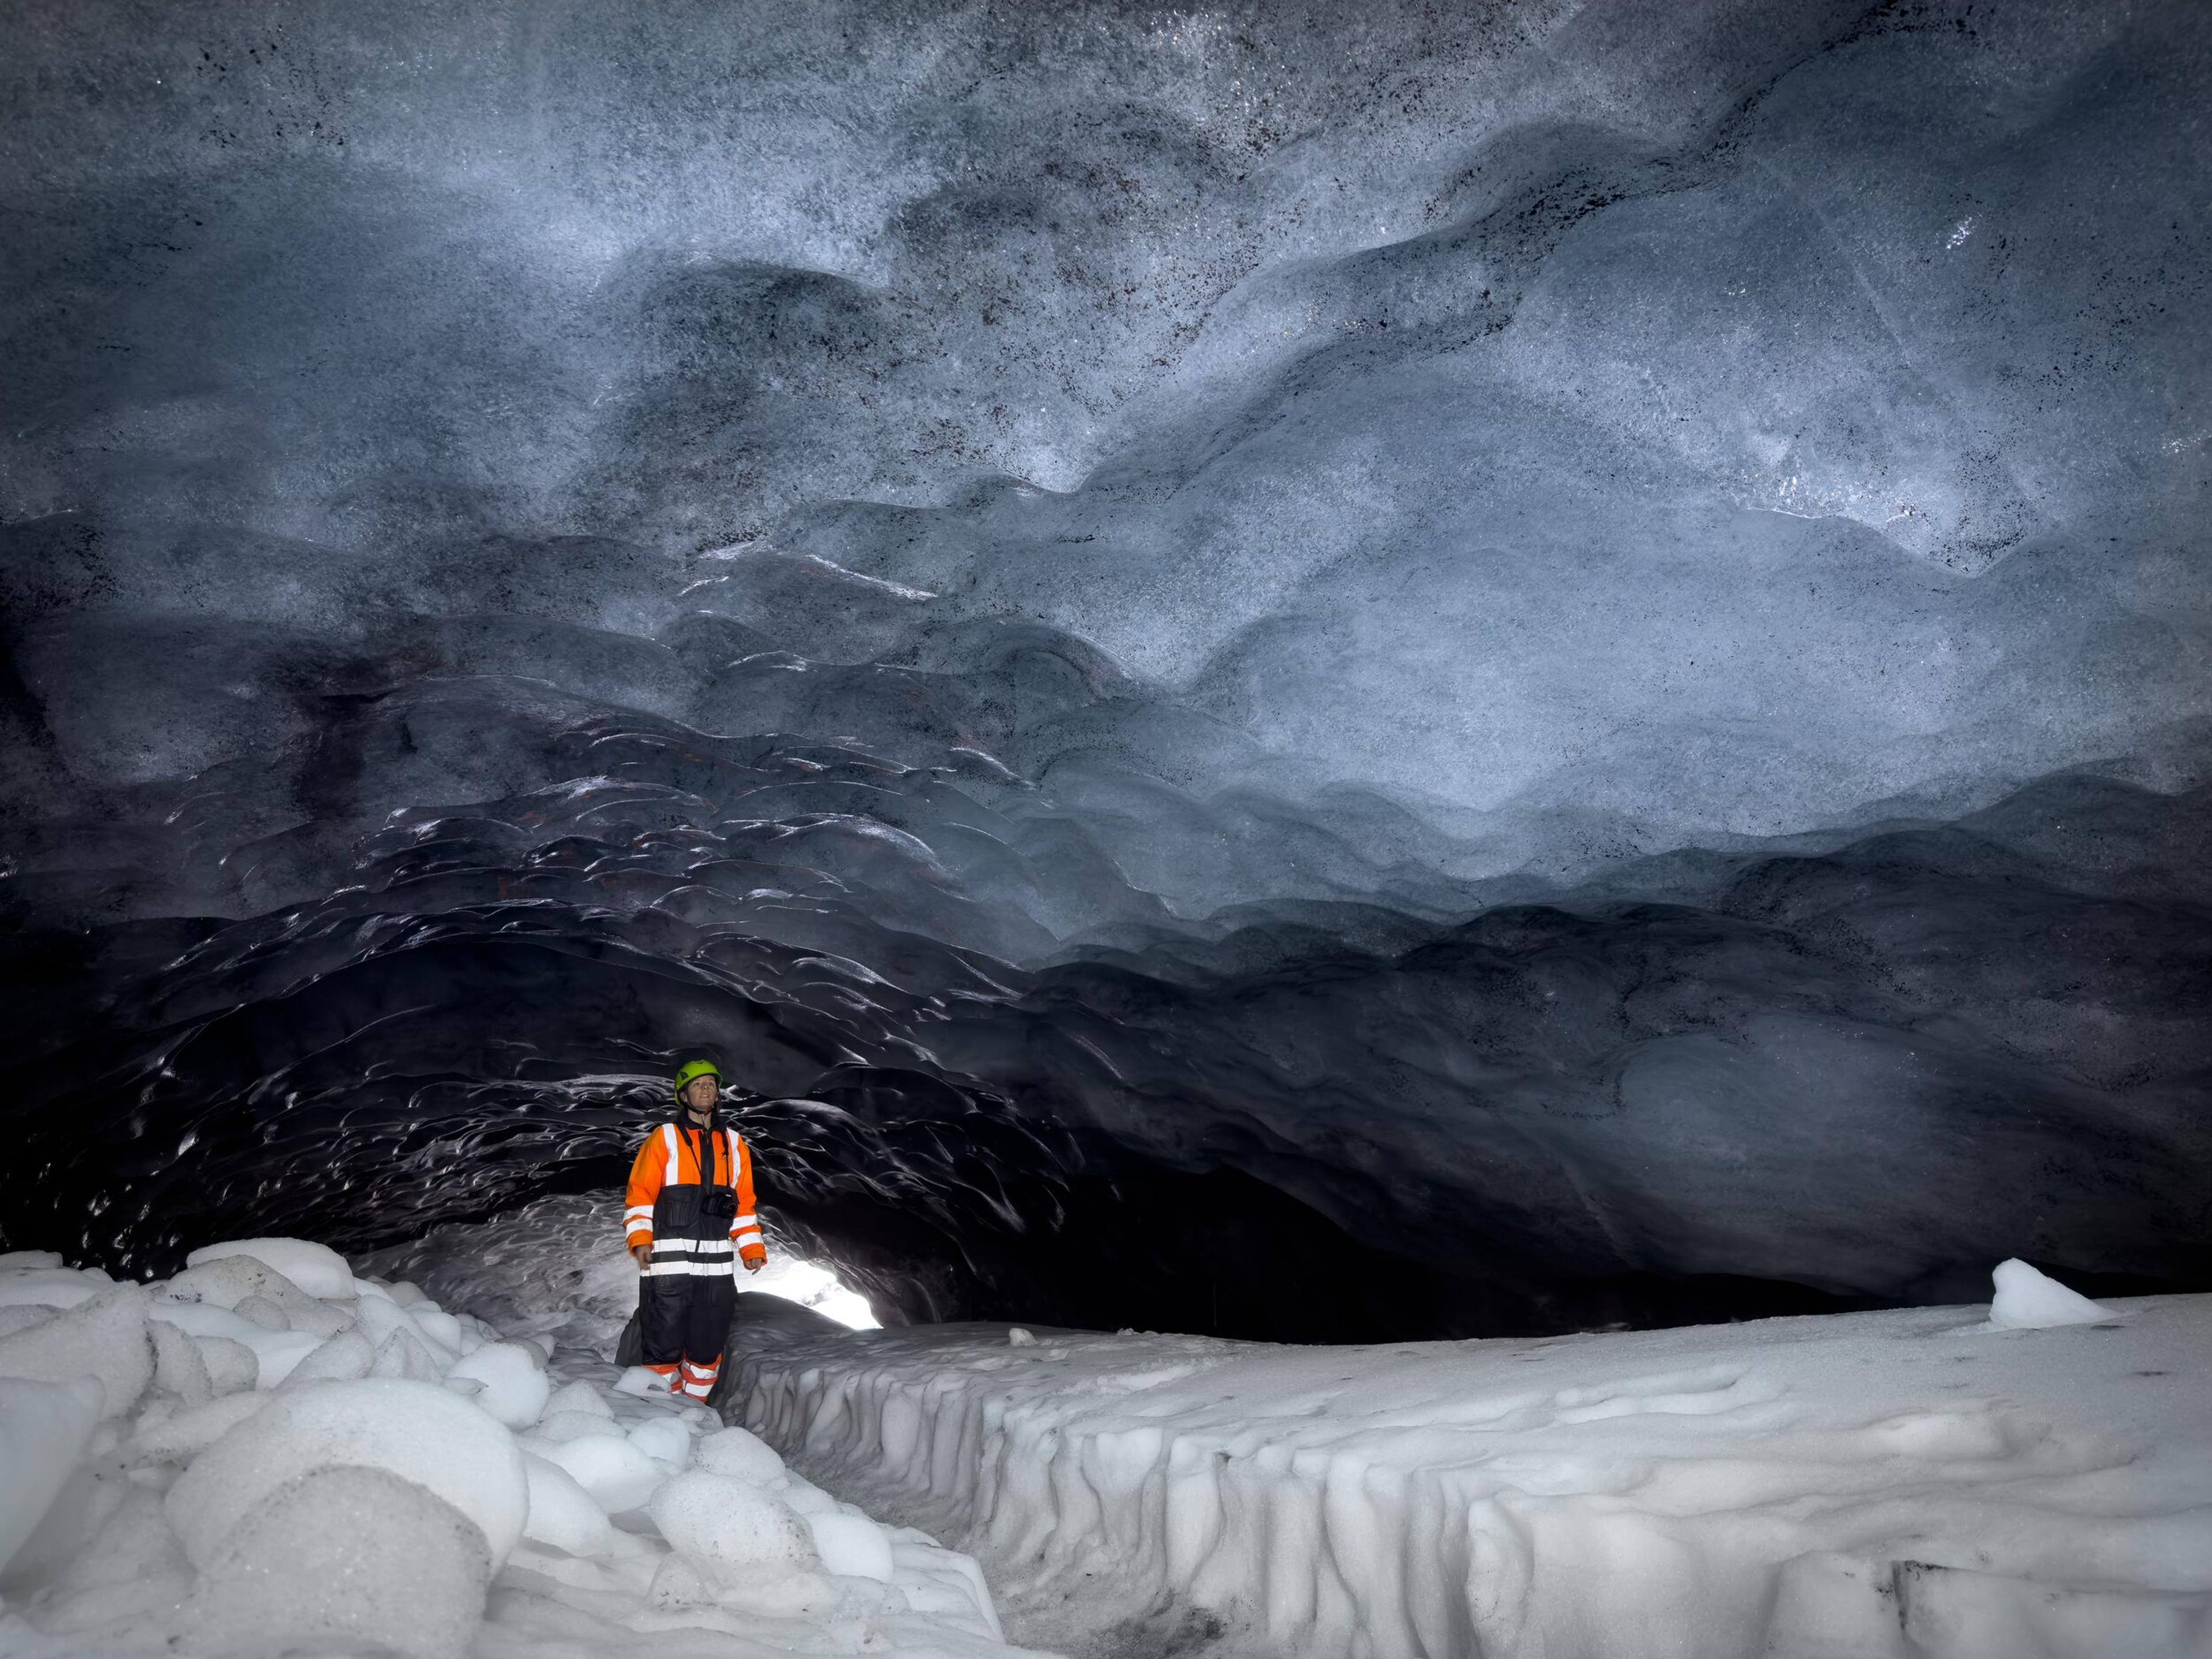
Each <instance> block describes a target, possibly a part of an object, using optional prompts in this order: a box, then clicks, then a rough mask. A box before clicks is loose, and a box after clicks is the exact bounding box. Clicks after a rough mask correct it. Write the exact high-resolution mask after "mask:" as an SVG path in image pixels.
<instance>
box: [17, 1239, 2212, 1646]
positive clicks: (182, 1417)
mask: <svg viewBox="0 0 2212 1659" xmlns="http://www.w3.org/2000/svg"><path fill="white" fill-rule="evenodd" d="M604 1209H605V1206H604V1205H600V1204H598V1203H597V1201H595V1200H545V1201H544V1202H541V1203H540V1204H538V1205H533V1206H530V1207H529V1208H528V1209H527V1210H525V1211H522V1212H517V1213H516V1214H514V1215H512V1216H509V1217H507V1218H501V1220H499V1221H497V1222H494V1223H490V1224H487V1225H483V1226H476V1227H465V1228H446V1229H441V1230H439V1231H436V1232H435V1233H433V1234H432V1235H430V1236H428V1237H426V1238H424V1239H422V1240H421V1241H417V1242H416V1243H414V1244H411V1245H409V1246H406V1247H404V1248H402V1249H398V1250H394V1251H388V1252H385V1253H383V1254H382V1255H379V1256H377V1257H374V1258H365V1259H363V1260H362V1261H356V1262H354V1263H351V1264H349V1263H348V1262H346V1261H343V1259H342V1258H339V1257H337V1256H336V1255H332V1254H331V1252H329V1251H327V1250H325V1249H322V1248H321V1247H319V1246H317V1245H312V1244H304V1243H300V1242H298V1241H289V1240H280V1241H260V1242H251V1243H247V1244H245V1245H242V1246H230V1247H217V1250H218V1252H226V1251H227V1252H228V1253H217V1254H209V1253H202V1254H201V1257H200V1259H199V1260H198V1261H197V1264H196V1265H194V1266H193V1267H191V1268H189V1269H188V1270H187V1271H185V1272H184V1273H180V1274H179V1275H178V1276H176V1277H175V1278H173V1279H170V1280H167V1281H166V1282H161V1283H155V1284H149V1285H127V1284H124V1285H118V1284H116V1283H113V1282H112V1281H110V1280H109V1279H107V1278H106V1275H104V1274H101V1273H96V1272H78V1271H72V1270H70V1269H68V1268H66V1267H62V1266H60V1265H59V1264H58V1261H55V1260H54V1259H53V1258H51V1257H39V1256H33V1255H20V1254H19V1255H15V1256H12V1257H0V1656H4V1659H62V1656H69V1659H91V1656H95V1655H97V1656H118V1659H130V1656H139V1655H146V1656H152V1655H155V1654H163V1655H167V1654H173V1653H177V1652H183V1653H186V1654H190V1655H197V1656H206V1659H229V1656H237V1659H276V1656H280V1655H286V1654H290V1653H295V1652H297V1653H308V1652H313V1653H343V1654H362V1655H368V1654H396V1655H401V1656H406V1659H525V1656H529V1659H607V1656H613V1655H617V1654H621V1655H624V1656H627V1655H629V1654H632V1653H634V1652H636V1651H638V1650H640V1647H641V1644H647V1646H648V1647H649V1650H650V1651H651V1652H652V1653H653V1654H654V1655H655V1656H674V1659H695V1656H696V1659H710V1656H712V1659H769V1656H774V1655H779V1654H826V1653H881V1654H895V1655H912V1656H937V1659H985V1656H1005V1655H1009V1654H1012V1653H1014V1652H1016V1651H1018V1650H1014V1649H1010V1648H1008V1647H1007V1646H1006V1645H1005V1642H1004V1638H1003V1636H1002V1634H1001V1630H1000V1623H999V1615H1000V1612H1001V1611H1003V1612H1004V1613H1005V1614H1006V1619H1007V1624H1008V1626H1009V1627H1010V1628H1011V1630H1012V1633H1013V1635H1014V1636H1015V1637H1016V1638H1017V1639H1018V1640H1021V1641H1024V1642H1028V1643H1031V1644H1037V1645H1039V1646H1046V1647H1053V1648H1057V1649H1060V1650H1065V1651H1067V1652H1070V1653H1075V1654H1079V1655H1084V1656H1099V1659H1105V1656H1121V1659H1165V1656H1170V1655H1178V1654H1191V1655H1197V1654H1201V1653H1203V1654H1206V1655H1219V1656H1224V1659H1227V1656H1238V1659H1247V1656H1251V1659H1256V1656H1266V1659H1320V1656H1332V1659H1333V1656H1344V1659H1401V1656H1404V1659H1413V1656H1418V1659H1739V1656H1741V1659H1754V1656H1756V1659H2184V1656H2185V1659H2207V1656H2212V1297H2146V1298H2139V1299H2135V1300H2130V1301H2126V1302H2120V1303H2115V1304H2111V1305H2110V1306H2109V1307H2104V1308H2100V1307H2098V1306H2097V1305H2096V1304H2090V1303H2087V1302H2084V1301H2082V1300H2081V1299H2080V1298H2078V1297H2072V1296H2071V1295H2070V1294H2069V1293H2067V1292H2065V1291H2063V1290H2062V1289H2061V1288H2059V1287H2057V1286H2055V1285H2051V1283H2050V1282H2049V1281H2048V1280H2045V1279H2041V1278H2040V1277H2039V1276H2038V1275H2036V1274H2035V1273H2033V1271H2032V1270H2030V1269H2028V1268H2026V1267H2021V1266H2019V1265H2018V1264H2007V1265H2006V1267H2004V1268H2002V1269H2001V1270H2000V1272H1999V1273H1998V1278H1997V1292H1998V1293H1997V1297H1996V1303H1995V1304H1993V1306H1991V1307H1989V1308H1974V1309H1957V1308H1953V1309H1923V1310H1911V1311H1905V1312H1896V1313H1881V1314H1863V1315H1853V1316H1842V1317H1830V1318H1818V1319H1790V1320H1771V1321H1766V1322H1759V1323H1754V1324H1746V1325H1735V1326H1717V1327H1707V1328H1696V1329H1686V1330H1674V1331H1654V1332H1641V1333H1626V1334H1600V1335H1588V1336H1571V1337H1560V1338H1553V1339H1547V1340H1492V1341H1481V1342H1455V1343H1403V1344H1393V1345H1389V1346H1374V1347H1358V1348H1352V1347H1335V1348H1322V1347H1313V1348H1301V1347H1276V1346H1266V1345H1261V1344H1254V1343H1242V1342H1230V1341H1220V1340H1209V1339H1205V1338H1198V1337H1186V1336H1164V1335H1156V1334H1136V1333H1130V1332H1125V1333H1122V1334H1120V1335H1117V1336H1108V1335H1104V1334H1096V1333H1089V1332H1075V1331H1057V1330H1050V1329H1044V1328H1039V1329H1036V1330H1034V1331H1030V1330H1023V1329H1019V1328H1010V1327H1006V1326H1003V1325H989V1326H986V1325H962V1326H941V1327H932V1328H909V1329H904V1330H896V1331H884V1330H857V1331H856V1330H849V1329H846V1328H842V1327H841V1326H839V1325H838V1324H836V1322H833V1321H831V1320H830V1319H829V1318H827V1317H825V1316H823V1314H822V1313H820V1312H818V1311H815V1310H809V1309H806V1308H803V1307H800V1306H798V1305H795V1304H792V1303H789V1302H782V1301H776V1300H774V1299H771V1298H769V1297H758V1296H749V1297H746V1298H744V1303H743V1304H742V1310H741V1313H740V1319H739V1324H738V1333H737V1337H736V1344H737V1346H736V1348H735V1358H734V1359H733V1366H732V1370H731V1372H730V1373H729V1374H728V1376H726V1379H725V1388H724V1389H723V1390H721V1391H718V1395H717V1401H718V1403H719V1404H720V1405H721V1406H722V1407H723V1410H724V1412H725V1413H726V1414H727V1415H730V1416H733V1417H735V1416H741V1417H742V1418H743V1419H744V1424H745V1425H746V1427H744V1428H739V1427H726V1426H724V1425H723V1423H722V1421H721V1419H720V1418H718V1417H717V1416H716V1415H715V1414H714V1413H711V1412H709V1411H708V1410H707V1409H705V1408H702V1407H696V1406H689V1405H685V1404H683V1403H680V1402H678V1401H671V1400H670V1399H668V1398H667V1397H665V1395H649V1394H647V1393H643V1392H641V1391H640V1390H641V1389H642V1388H643V1387H644V1386H645V1383H646V1378H647V1374H645V1373H641V1372H632V1373H629V1374H627V1375H623V1374H618V1373H617V1370H615V1368H614V1367H613V1365H612V1364H610V1363H609V1362H608V1361H607V1360H606V1359H605V1358H604V1357H603V1356H604V1354H605V1352H606V1350H607V1349H608V1347H609V1346H610V1345H611V1341H612V1339H613V1336H614V1334H615V1332H616V1331H617V1328H619V1326H620V1323H621V1322H622V1319H623V1317H624V1316H626V1315H627V1313H628V1310H629V1307H630V1305H632V1302H633V1300H634V1297H635V1273H634V1270H631V1269H630V1268H629V1266H628V1262H627V1258H625V1257H623V1255H622V1254H621V1251H620V1244H619V1241H618V1240H617V1239H616V1238H615V1237H614V1235H613V1233H612V1231H611V1229H610V1228H609V1227H607V1226H605V1225H602V1224H603V1222H604V1220H605V1217H604V1214H603V1212H604ZM403 1268H404V1273H403V1271H402V1270H403ZM788 1271H789V1270H788V1269H787V1272H788ZM624 1273H629V1278H627V1279H625V1278H624V1277H623V1274H624ZM789 1282H791V1281H789V1280H787V1283H789ZM798 1282H799V1284H800V1285H801V1287H802V1288H804V1287H805V1285H809V1284H811V1283H812V1281H811V1280H809V1279H801V1280H799V1281H798ZM424 1287H427V1290H428V1292H432V1293H435V1297H436V1298H437V1299H435V1300H434V1299H433V1296H432V1294H430V1293H426V1289H425V1288H424ZM815 1288H816V1289H817V1290H818V1289H819V1286H818V1285H817V1286H816V1287H815ZM441 1302H443V1303H444V1304H446V1305H445V1306H443V1307H441V1305H440V1303H441ZM748 1428H750V1430H751V1431H754V1432H750V1433H749V1432H747V1429H748ZM779 1452H781V1457H780V1456H779V1455H778V1454H779ZM783 1458H788V1459H789V1464H788V1466H787V1464H786V1463H785V1462H784V1461H783ZM817 1483H818V1484H817ZM833 1494H834V1495H833ZM841 1498H842V1499H843V1500H846V1501H843V1502H840V1501H839V1500H840V1499H841ZM860 1506H865V1508H863V1507H860ZM917 1528H918V1529H917ZM939 1539H942V1540H943V1541H945V1543H947V1544H951V1545H955V1546H957V1547H960V1548H963V1549H966V1550H969V1551H972V1552H973V1555H972V1556H971V1555H968V1554H962V1553H955V1551H954V1550H952V1549H947V1548H943V1547H939V1544H938V1543H937V1542H936V1540H939ZM979 1560H980V1563H981V1565H980V1567H979V1565H978V1561H979ZM986 1573H987V1574H988V1575H989V1578H990V1588H989V1589H986V1586H985V1574H986ZM994 1591H995V1592H996V1595H997V1602H996V1606H995V1607H994V1599H993V1592H994Z"/></svg>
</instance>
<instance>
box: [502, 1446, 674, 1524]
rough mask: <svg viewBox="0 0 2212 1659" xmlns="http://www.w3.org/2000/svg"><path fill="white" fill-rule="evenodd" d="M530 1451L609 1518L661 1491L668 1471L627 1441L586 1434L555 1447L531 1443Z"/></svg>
mask: <svg viewBox="0 0 2212 1659" xmlns="http://www.w3.org/2000/svg"><path fill="white" fill-rule="evenodd" d="M529 1449H531V1450H532V1451H534V1452H536V1453H537V1454H538V1455H539V1456H540V1457H543V1458H544V1460H545V1461H546V1462H549V1463H552V1464H555V1465H556V1466H558V1467H559V1468H562V1470H564V1471H566V1473H567V1474H568V1476H569V1477H570V1478H571V1479H572V1480H574V1481H575V1482H576V1484H577V1485H578V1486H581V1487H582V1488H583V1489H584V1490H585V1491H586V1492H589V1493H590V1494H591V1497H592V1502H593V1503H595V1504H598V1505H599V1507H600V1508H601V1509H603V1510H605V1511H606V1512H607V1513H608V1514H609V1515H622V1514H624V1513H626V1512H627V1511H629V1510H634V1509H636V1508H637V1507H638V1506H639V1505H641V1504H643V1503H644V1502H645V1501H646V1500H647V1498H651V1497H652V1496H653V1493H654V1492H658V1491H659V1490H660V1487H661V1485H662V1483H663V1482H664V1481H665V1480H667V1479H668V1471H667V1470H666V1469H665V1468H662V1467H661V1465H660V1464H659V1463H657V1462H654V1461H653V1458H652V1457H651V1456H649V1455H647V1453H646V1452H644V1451H643V1450H641V1449H639V1448H638V1447H636V1446H635V1445H633V1444H632V1443H630V1442H629V1440H628V1439H627V1438H623V1437H615V1436H611V1435H588V1436H582V1437H578V1438H576V1439H574V1440H564V1441H562V1442H561V1443H558V1444H555V1443H550V1442H546V1441H540V1440H533V1441H532V1443H531V1445H530V1448H529Z"/></svg>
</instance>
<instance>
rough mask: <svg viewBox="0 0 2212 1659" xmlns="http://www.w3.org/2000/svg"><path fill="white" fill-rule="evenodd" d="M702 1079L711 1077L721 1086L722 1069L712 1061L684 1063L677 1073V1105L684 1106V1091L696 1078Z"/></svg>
mask: <svg viewBox="0 0 2212 1659" xmlns="http://www.w3.org/2000/svg"><path fill="white" fill-rule="evenodd" d="M702 1077H710V1078H712V1079H714V1081H715V1082H716V1083H717V1084H720V1082H721V1080H722V1073H721V1068H720V1066H716V1065H715V1064H714V1061H713V1060H688V1061H686V1062H685V1063H684V1066H683V1068H682V1069H681V1070H680V1071H678V1073H676V1101H677V1104H678V1105H681V1104H683V1103H684V1090H686V1089H688V1088H690V1086H691V1083H692V1080H693V1079H695V1078H702Z"/></svg>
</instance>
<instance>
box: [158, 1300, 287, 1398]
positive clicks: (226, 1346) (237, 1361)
mask: <svg viewBox="0 0 2212 1659" xmlns="http://www.w3.org/2000/svg"><path fill="white" fill-rule="evenodd" d="M163 1323H165V1321H162V1320H159V1319H149V1320H148V1321H147V1322H146V1326H147V1328H148V1329H149V1330H151V1329H153V1328H155V1326H157V1325H161V1324H163ZM155 1340H156V1341H157V1342H158V1340H159V1339H158V1338H156V1339H155ZM191 1343H192V1346H193V1347H195V1348H197V1349H198V1350H199V1356H200V1363H201V1364H204V1365H205V1366H206V1367H207V1373H208V1385H209V1386H210V1388H212V1389H214V1390H215V1392H216V1395H217V1397H221V1396H222V1395H227V1394H236V1393H237V1392H238V1391H239V1390H240V1389H251V1388H252V1387H253V1386H254V1384H255V1383H258V1382H259V1381H260V1379H261V1361H260V1359H259V1358H258V1356H257V1355H256V1354H255V1353H254V1352H253V1350H252V1349H251V1348H249V1347H247V1346H246V1345H245V1344H244V1343H243V1342H234V1341H232V1340H230V1338H228V1337H227V1336H194V1337H193V1338H192V1339H191Z"/></svg>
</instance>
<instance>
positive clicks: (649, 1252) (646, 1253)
mask: <svg viewBox="0 0 2212 1659" xmlns="http://www.w3.org/2000/svg"><path fill="white" fill-rule="evenodd" d="M629 1253H630V1254H631V1255H634V1256H635V1257H636V1258H637V1270H638V1271H639V1272H640V1273H643V1272H644V1271H645V1270H646V1269H647V1267H651V1266H652V1265H653V1246H652V1245H650V1244H633V1245H631V1246H630V1247H629Z"/></svg>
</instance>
